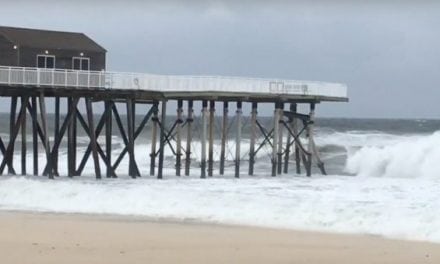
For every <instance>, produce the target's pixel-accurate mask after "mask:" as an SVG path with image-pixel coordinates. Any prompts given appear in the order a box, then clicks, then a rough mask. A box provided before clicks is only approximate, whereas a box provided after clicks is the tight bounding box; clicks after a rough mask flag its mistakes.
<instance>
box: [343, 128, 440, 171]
mask: <svg viewBox="0 0 440 264" xmlns="http://www.w3.org/2000/svg"><path fill="white" fill-rule="evenodd" d="M439 146H440V132H436V133H434V134H432V135H426V136H406V137H401V138H399V140H390V141H389V142H382V144H378V145H366V146H362V148H360V149H358V150H354V151H353V150H349V153H348V160H347V165H346V171H347V172H349V173H353V174H356V175H358V176H375V177H407V178H420V177H438V176H439V174H440V163H439V160H440V148H439Z"/></svg>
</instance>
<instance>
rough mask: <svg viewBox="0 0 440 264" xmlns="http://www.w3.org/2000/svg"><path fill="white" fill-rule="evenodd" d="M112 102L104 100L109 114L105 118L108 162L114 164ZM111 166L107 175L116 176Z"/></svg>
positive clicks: (109, 176) (108, 176)
mask: <svg viewBox="0 0 440 264" xmlns="http://www.w3.org/2000/svg"><path fill="white" fill-rule="evenodd" d="M112 104H113V102H112V101H110V100H108V101H105V102H104V108H105V110H104V111H105V112H106V114H107V116H106V119H105V153H106V154H105V155H106V157H107V162H108V164H110V165H111V164H112V125H113V124H112ZM112 171H113V170H112V168H111V166H110V167H109V166H107V171H106V177H107V178H111V177H115V175H113V172H112Z"/></svg>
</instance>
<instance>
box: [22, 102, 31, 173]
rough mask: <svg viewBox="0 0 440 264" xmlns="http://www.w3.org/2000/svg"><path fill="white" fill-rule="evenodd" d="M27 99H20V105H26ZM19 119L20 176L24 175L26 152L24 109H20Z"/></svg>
mask: <svg viewBox="0 0 440 264" xmlns="http://www.w3.org/2000/svg"><path fill="white" fill-rule="evenodd" d="M28 100H29V97H25V96H22V97H21V105H27V103H28V102H27V101H28ZM22 109H23V110H22V111H23V113H22V115H23V117H22V118H21V175H26V174H27V173H26V151H27V139H26V113H27V112H26V107H24V108H23V107H22Z"/></svg>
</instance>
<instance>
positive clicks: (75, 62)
mask: <svg viewBox="0 0 440 264" xmlns="http://www.w3.org/2000/svg"><path fill="white" fill-rule="evenodd" d="M72 68H73V69H74V70H81V59H79V58H73V67H72Z"/></svg>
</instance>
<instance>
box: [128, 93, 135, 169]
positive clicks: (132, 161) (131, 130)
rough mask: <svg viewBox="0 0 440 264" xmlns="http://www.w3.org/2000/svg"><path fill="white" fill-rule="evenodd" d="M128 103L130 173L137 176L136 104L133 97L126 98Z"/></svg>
mask: <svg viewBox="0 0 440 264" xmlns="http://www.w3.org/2000/svg"><path fill="white" fill-rule="evenodd" d="M126 105H127V136H128V160H129V161H128V175H129V176H130V177H132V178H136V176H137V175H136V171H135V167H134V164H135V155H134V104H133V99H132V98H128V99H127V100H126Z"/></svg>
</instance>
